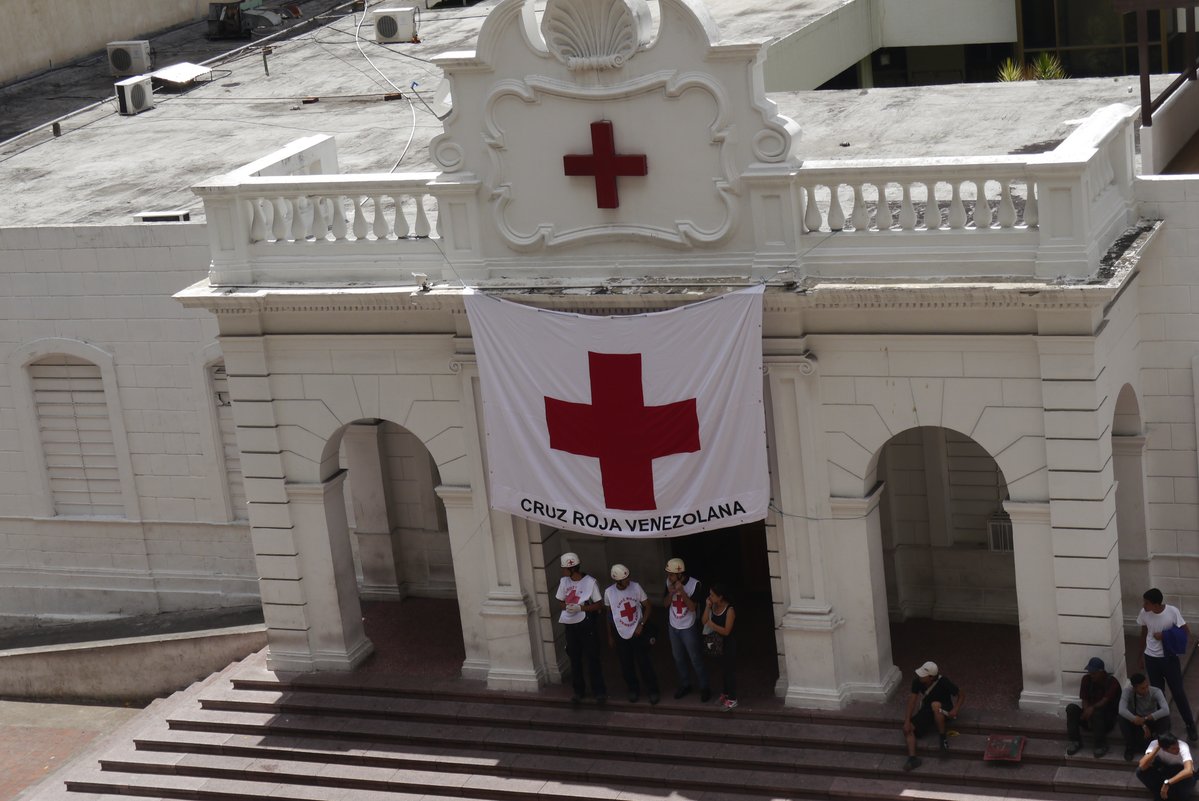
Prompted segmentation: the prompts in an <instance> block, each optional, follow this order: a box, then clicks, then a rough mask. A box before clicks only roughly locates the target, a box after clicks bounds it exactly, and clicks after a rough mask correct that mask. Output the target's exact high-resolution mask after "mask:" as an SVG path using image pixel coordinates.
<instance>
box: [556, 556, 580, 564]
mask: <svg viewBox="0 0 1199 801" xmlns="http://www.w3.org/2000/svg"><path fill="white" fill-rule="evenodd" d="M558 563H559V564H560V565H562V566H563V567H578V566H579V555H578V554H577V553H564V554H562V558H561V559H560V560H558Z"/></svg>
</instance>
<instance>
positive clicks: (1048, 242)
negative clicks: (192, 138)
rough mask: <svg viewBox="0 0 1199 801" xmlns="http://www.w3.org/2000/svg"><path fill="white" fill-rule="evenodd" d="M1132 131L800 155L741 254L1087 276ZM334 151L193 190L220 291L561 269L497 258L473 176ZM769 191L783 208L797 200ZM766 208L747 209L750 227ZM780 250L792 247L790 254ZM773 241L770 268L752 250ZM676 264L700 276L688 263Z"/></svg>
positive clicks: (907, 272) (1116, 215) (299, 148)
mask: <svg viewBox="0 0 1199 801" xmlns="http://www.w3.org/2000/svg"><path fill="white" fill-rule="evenodd" d="M1133 121H1134V112H1133V110H1131V109H1129V108H1128V107H1126V106H1121V105H1117V106H1110V107H1108V108H1105V109H1101V110H1099V111H1097V112H1095V113H1094V114H1093V115H1091V116H1090V117H1088V118H1087V119H1085V120H1083V121H1082V122H1081V123H1080V124H1078V126H1077V128H1076V129H1075V130H1074V132H1073V133H1072V134H1071V135H1070V136H1069V137H1067V138H1066V139H1065V140H1064V141H1063V142H1061V143H1060V144H1059V145H1058V146H1057V147H1054V148H1053V149H1051V150H1048V151H1047V152H1043V153H1037V154H1032V155H1012V156H999V157H986V158H963V157H955V158H922V159H913V158H904V159H886V160H882V159H880V160H856V161H837V160H827V161H807V162H805V163H804V164H803V165H802V166H801V167H800V168H799V169H797V170H796V171H795V172H794V173H791V174H790V176H789V177H788V176H786V175H784V176H783V177H782V181H783V182H784V183H785V182H787V181H792V182H793V187H792V189H793V190H794V196H795V197H796V202H797V203H798V212H797V214H796V219H795V220H794V222H793V223H792V222H788V221H787V218H786V217H785V216H780V217H779V218H778V219H779V221H780V223H781V224H782V226H783V227H784V228H786V227H793V229H794V230H792V231H781V232H780V231H778V229H777V226H776V225H765V224H764V225H758V224H756V221H755V225H754V227H753V228H752V229H746V230H747V231H749V230H752V231H753V232H754V236H756V237H757V238H759V239H760V238H761V237H763V236H766V237H768V238H769V240H770V242H769V243H767V242H766V240H763V241H761V242H756V243H754V244H753V245H751V247H752V251H753V252H747V251H745V250H743V249H739V250H738V251H737V252H740V253H743V254H744V257H745V262H746V269H747V270H750V271H751V272H754V274H755V275H756V274H759V273H760V274H762V275H766V274H767V272H770V273H771V274H773V271H777V265H778V264H779V263H782V260H787V261H788V262H789V264H790V265H795V266H796V268H797V270H798V271H799V272H801V273H803V274H808V275H820V276H828V277H844V278H856V277H880V278H882V277H887V278H895V277H917V278H919V277H930V276H947V275H948V276H961V277H964V278H984V277H995V276H1014V277H1021V278H1033V277H1036V278H1061V277H1065V278H1067V279H1079V278H1083V277H1086V276H1090V275H1093V274H1094V273H1095V272H1096V270H1097V269H1098V268H1099V264H1100V259H1101V257H1102V256H1103V254H1104V253H1105V252H1106V250H1107V248H1108V247H1109V246H1110V245H1111V244H1112V243H1113V242H1114V241H1115V239H1116V238H1117V237H1118V236H1119V235H1120V234H1121V233H1122V232H1123V231H1124V230H1125V229H1126V228H1127V226H1128V225H1130V224H1131V223H1132V221H1133V216H1134V215H1133V193H1132V176H1133V173H1134V169H1133V166H1134V165H1133V159H1134V151H1133ZM333 148H334V145H333V143H332V141H331V140H329V139H328V138H327V137H324V138H312V139H311V140H302V141H301V142H299V143H295V144H293V145H292V146H289V148H285V149H284V150H282V151H279V153H278V154H273V155H272V156H271V157H267V158H265V159H262V160H260V161H259V162H255V164H254V165H250V167H253V168H254V169H253V170H251V169H250V167H247V168H243V169H241V170H237V171H234V172H231V173H229V174H227V175H224V176H220V177H218V178H215V179H213V180H211V181H208V182H206V183H204V184H201V185H199V186H197V187H195V188H194V191H195V192H196V193H197V194H199V195H200V196H201V197H202V198H203V200H204V207H205V214H206V218H207V221H208V225H209V229H210V240H211V242H212V251H213V260H212V270H211V273H210V279H211V280H212V282H213V283H214V284H216V285H254V284H269V283H275V282H288V283H294V282H305V281H310V280H311V281H320V282H329V281H344V282H389V283H407V282H409V281H410V280H411V275H410V272H412V271H419V272H420V273H425V274H427V275H428V276H429V277H430V278H431V279H433V280H439V279H457V280H468V279H478V278H483V279H485V278H487V277H488V276H489V275H491V274H492V273H493V272H495V271H497V270H498V271H500V272H503V271H504V268H505V266H509V267H511V266H514V265H518V266H519V267H520V268H521V269H525V270H529V269H536V271H537V273H536V274H537V275H539V276H543V277H549V276H552V275H554V274H555V273H556V272H557V271H559V270H562V269H566V268H564V267H562V266H561V265H562V264H563V256H562V254H561V253H558V252H556V251H552V252H551V251H547V252H546V253H542V254H524V255H517V254H513V253H511V252H509V251H506V250H504V249H503V248H497V247H496V246H495V245H494V243H495V241H496V238H495V237H494V236H487V235H484V232H482V231H481V230H480V228H481V225H482V224H481V222H480V220H482V219H487V218H488V217H489V215H490V214H491V211H490V210H489V209H488V205H487V204H488V200H487V198H486V197H485V196H484V194H483V193H480V191H479V189H480V187H481V183H480V182H479V181H478V180H477V179H475V178H474V177H473V176H469V177H465V178H463V177H459V176H458V175H447V174H441V173H432V172H428V173H408V174H404V175H390V174H362V175H352V174H337V173H336V172H335V168H336V153H335V149H333ZM276 156H277V157H276ZM326 171H329V172H326ZM314 172H315V173H316V174H313V173H314ZM771 191H772V192H773V193H774V196H775V197H780V198H781V197H783V196H784V195H786V194H787V193H788V192H790V191H791V190H789V189H785V188H781V187H779V188H776V189H774V190H771ZM780 193H781V194H780ZM761 205H762V204H755V203H753V202H749V203H747V204H746V211H747V212H751V213H750V214H748V215H747V218H750V219H752V211H753V210H754V209H756V208H758V207H760V206H761ZM767 205H769V204H767ZM759 231H760V232H761V233H758V232H759ZM780 233H781V234H782V237H781V240H780V239H779V234H780ZM779 241H782V242H784V243H794V245H796V246H797V247H796V248H795V251H794V253H795V255H794V257H793V260H791V259H792V257H791V256H790V255H789V252H782V251H779V250H778V243H779ZM483 242H491V243H493V244H492V245H491V247H492V248H493V249H494V250H495V252H493V253H488V252H485V251H484V246H483V244H482V243H483ZM791 246H792V245H791V244H788V245H787V250H788V251H789V248H790V247H791ZM771 247H773V251H770V252H771V253H772V254H773V255H772V256H771V258H772V259H773V261H772V262H770V264H771V265H774V266H773V267H772V268H771V269H769V270H767V269H766V260H765V259H762V258H761V254H763V253H766V252H767V251H769V250H770V248H771ZM739 248H740V246H739ZM730 252H732V251H730ZM755 252H756V253H757V254H758V256H755V255H754V253H755ZM759 261H761V262H762V265H761V266H760V265H759V264H758V262H759ZM687 264H691V265H692V266H691V267H687V266H686V265H687ZM679 265H680V267H683V268H685V269H695V267H694V264H693V257H688V256H687V255H686V254H683V255H680V256H679ZM409 268H410V269H409ZM596 269H597V270H600V271H601V273H602V270H603V268H602V267H597V268H596ZM571 274H572V277H577V276H578V275H579V274H578V271H577V267H573V268H572V269H571Z"/></svg>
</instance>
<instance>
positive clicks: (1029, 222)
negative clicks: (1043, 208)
mask: <svg viewBox="0 0 1199 801" xmlns="http://www.w3.org/2000/svg"><path fill="white" fill-rule="evenodd" d="M1035 189H1036V185H1035V184H1034V183H1033V181H1031V180H1030V181H1029V182H1028V183H1026V184H1025V185H1024V193H1025V198H1024V224H1025V225H1026V226H1028V227H1029V228H1036V227H1037V226H1039V225H1040V224H1041V214H1040V208H1038V205H1037V193H1036V192H1035V191H1034V190H1035Z"/></svg>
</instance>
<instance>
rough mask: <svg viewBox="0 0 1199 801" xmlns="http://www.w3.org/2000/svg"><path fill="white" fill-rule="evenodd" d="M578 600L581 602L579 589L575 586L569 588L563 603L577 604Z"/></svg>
mask: <svg viewBox="0 0 1199 801" xmlns="http://www.w3.org/2000/svg"><path fill="white" fill-rule="evenodd" d="M578 602H579V591H578V590H577V589H575V588H574V587H571V588H570V589H569V590H567V591H566V599H565V600H564V601H563V603H568V604H577V603H578Z"/></svg>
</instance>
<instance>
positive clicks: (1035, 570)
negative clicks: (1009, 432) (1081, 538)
mask: <svg viewBox="0 0 1199 801" xmlns="http://www.w3.org/2000/svg"><path fill="white" fill-rule="evenodd" d="M1003 508H1004V511H1006V512H1007V513H1008V514H1009V515H1010V516H1011V518H1012V547H1013V551H1014V554H1013V558H1014V560H1015V566H1016V602H1017V609H1018V612H1019V617H1020V666H1021V672H1022V674H1023V677H1024V685H1023V689H1022V690H1021V692H1020V708H1021V709H1027V710H1030V711H1037V712H1048V713H1051V714H1056V713H1057V712H1058V710H1059V709H1060V708H1061V700H1062V674H1061V669H1060V667H1061V666H1060V663H1061V644H1060V643H1059V641H1058V614H1057V611H1058V610H1057V583H1056V580H1055V576H1054V568H1053V530H1052V528H1051V526H1050V524H1049V504H1047V503H1020V502H1017V501H1005V502H1004V504H1003ZM1105 658H1107V657H1106V656H1105ZM1108 664H1109V665H1110V664H1111V662H1108ZM1080 667H1081V665H1080Z"/></svg>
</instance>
